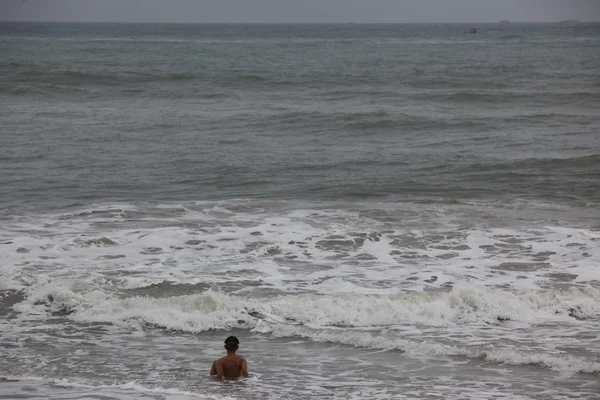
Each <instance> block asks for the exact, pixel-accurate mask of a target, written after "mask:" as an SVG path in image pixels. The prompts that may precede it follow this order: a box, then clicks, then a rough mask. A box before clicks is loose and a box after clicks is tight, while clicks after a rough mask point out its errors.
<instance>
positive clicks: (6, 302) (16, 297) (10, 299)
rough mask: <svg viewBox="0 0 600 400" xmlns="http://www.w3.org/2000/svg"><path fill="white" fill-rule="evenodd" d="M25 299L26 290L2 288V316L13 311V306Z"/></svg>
mask: <svg viewBox="0 0 600 400" xmlns="http://www.w3.org/2000/svg"><path fill="white" fill-rule="evenodd" d="M23 300H25V292H24V291H21V290H17V289H6V290H0V317H5V316H7V315H9V314H11V313H13V310H12V307H13V306H14V305H15V304H18V303H20V302H22V301H23Z"/></svg>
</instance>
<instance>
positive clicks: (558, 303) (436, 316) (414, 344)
mask: <svg viewBox="0 0 600 400" xmlns="http://www.w3.org/2000/svg"><path fill="white" fill-rule="evenodd" d="M49 297H51V298H52V303H51V304H49V305H43V304H40V302H46V303H47V302H48V298H49ZM46 307H50V309H51V310H61V309H68V310H70V311H73V314H71V315H70V316H69V318H70V319H72V320H75V321H79V322H105V323H106V322H108V323H113V324H116V325H117V326H127V325H128V324H129V325H130V327H131V328H130V329H139V328H138V321H140V322H142V323H145V324H149V325H151V326H157V327H160V328H164V329H169V330H178V331H184V332H196V333H197V332H204V331H209V330H231V329H232V328H246V329H252V330H254V332H259V333H264V334H273V335H276V336H282V337H291V336H304V337H306V338H309V339H311V340H316V341H325V342H335V343H341V344H346V345H352V346H357V347H368V348H377V349H382V350H402V351H405V352H407V353H408V354H410V355H411V356H415V357H418V356H422V355H441V356H466V357H470V358H483V359H486V360H489V361H493V362H500V363H506V364H514V365H529V364H535V365H539V366H544V367H549V368H553V369H557V370H561V371H567V372H589V373H599V372H600V364H598V363H597V362H596V361H593V360H586V359H582V358H578V357H575V356H570V355H568V354H560V353H561V351H559V350H557V348H559V347H560V346H562V345H566V344H568V343H569V339H570V338H571V337H572V336H573V334H576V335H580V336H581V337H580V338H579V339H578V340H577V342H578V344H579V345H580V346H584V345H585V346H586V347H587V348H588V350H589V351H596V350H600V348H599V347H598V343H597V342H595V341H594V340H592V339H590V337H592V338H593V337H595V336H593V333H594V332H596V331H597V329H598V328H600V324H599V319H600V291H599V290H597V289H593V288H588V289H576V288H571V289H564V290H560V289H553V290H545V291H543V290H542V291H522V292H509V291H505V290H499V289H489V290H482V289H478V288H475V287H462V288H455V289H454V290H452V291H451V292H424V293H398V294H395V295H364V294H350V293H347V294H337V295H311V294H301V295H284V296H276V297H271V298H248V297H243V296H240V295H228V294H224V293H219V292H213V291H210V290H209V291H207V292H204V293H201V294H194V295H185V296H176V297H165V298H152V297H128V298H120V297H118V296H114V295H110V294H108V293H106V292H101V291H92V292H88V293H86V294H82V293H78V292H77V291H74V290H72V289H71V288H69V287H66V286H58V287H56V286H53V284H49V285H48V286H43V287H40V288H39V289H38V290H37V291H35V292H32V293H31V296H30V297H29V298H28V299H27V300H26V301H24V302H22V303H20V304H17V305H16V306H15V309H16V310H18V311H21V312H23V313H24V314H25V315H27V318H31V317H34V316H35V315H39V316H41V317H43V315H44V314H45V311H44V309H45V308H46ZM575 317H577V318H578V319H576V318H575ZM586 318H587V320H586ZM124 324H125V325H124ZM546 326H550V328H549V329H548V332H549V333H544V332H545V330H546V328H545V327H546ZM37 329H39V327H37ZM538 335H548V336H547V339H546V340H545V341H544V342H540V341H539V340H538ZM590 335H592V336H590ZM498 340H507V341H509V342H510V343H500V344H498V343H497V342H498ZM536 342H537V344H536ZM512 343H521V344H522V345H517V346H515V345H513V344H512ZM529 345H530V346H531V347H532V348H531V349H529V348H528V346H529ZM534 347H535V348H534Z"/></svg>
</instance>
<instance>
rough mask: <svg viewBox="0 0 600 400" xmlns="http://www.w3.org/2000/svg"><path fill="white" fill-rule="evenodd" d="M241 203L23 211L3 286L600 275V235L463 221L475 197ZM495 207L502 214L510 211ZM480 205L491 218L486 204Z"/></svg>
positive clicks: (367, 282) (329, 285)
mask: <svg viewBox="0 0 600 400" xmlns="http://www.w3.org/2000/svg"><path fill="white" fill-rule="evenodd" d="M240 204H241V205H240ZM240 204H236V203H235V202H230V203H223V204H221V203H218V204H216V205H215V204H214V203H213V204H207V205H204V204H201V205H189V206H188V208H184V207H183V206H181V207H180V206H171V207H164V206H163V207H155V208H152V209H148V208H136V207H131V206H125V205H114V206H111V207H105V208H101V209H98V210H93V212H92V211H88V212H81V213H76V214H68V215H60V216H39V217H37V218H19V219H18V220H16V221H14V222H12V223H10V222H9V223H7V224H5V225H4V226H3V227H2V231H1V232H0V241H2V243H3V244H2V245H1V246H2V250H3V252H2V253H0V254H1V255H0V258H1V261H2V262H3V265H4V267H3V268H2V270H1V271H0V274H1V275H2V284H3V286H4V287H5V288H8V287H13V288H17V287H28V286H31V285H32V284H35V283H36V282H37V281H39V280H40V279H41V278H40V276H44V275H46V276H48V277H49V278H50V279H57V278H61V277H73V276H76V277H78V279H80V280H98V279H105V280H107V281H112V282H113V283H115V284H117V285H120V286H122V287H142V286H147V285H149V284H153V283H155V284H156V283H160V282H162V281H165V280H167V281H172V282H181V283H184V282H185V283H200V282H203V283H214V284H216V285H220V284H223V283H228V284H229V283H231V282H239V284H238V286H237V287H238V288H240V289H241V288H243V289H244V290H248V289H249V286H248V285H247V283H248V282H250V281H252V282H254V285H253V286H252V287H255V288H257V290H262V289H265V288H276V289H278V290H281V291H293V292H298V291H307V290H310V291H317V292H321V293H331V292H332V291H334V292H335V291H344V290H352V291H355V292H362V293H381V294H386V293H394V292H395V291H396V290H397V289H398V288H402V289H405V290H423V289H426V288H440V287H443V286H448V285H450V286H451V285H454V284H458V283H461V282H468V283H469V284H471V285H479V286H502V287H511V288H515V289H521V288H530V289H533V288H540V287H542V288H545V287H551V286H553V285H555V284H556V283H557V282H558V283H561V284H570V285H587V284H589V283H590V282H594V281H599V280H600V279H599V276H598V274H597V271H596V268H595V266H596V265H598V263H599V262H600V249H599V247H598V246H597V243H598V241H600V233H599V232H597V231H592V230H589V229H582V228H569V227H558V226H547V225H536V226H532V225H528V226H522V225H515V226H513V227H510V228H509V227H505V226H494V224H492V223H490V222H485V224H487V225H489V226H486V225H485V224H482V223H481V222H478V223H477V224H475V225H473V226H465V225H464V221H468V220H469V219H470V218H471V217H472V216H471V215H470V214H469V213H471V212H472V211H469V210H471V208H470V207H471V206H468V207H467V206H465V207H463V206H455V205H451V206H444V207H450V209H446V208H443V207H442V208H440V207H439V206H437V205H436V206H435V207H431V206H415V205H404V206H403V207H400V208H396V209H394V208H392V206H390V205H382V206H379V207H378V208H374V207H371V208H368V209H362V208H360V207H357V208H349V207H341V208H339V209H328V208H324V207H314V206H313V208H293V209H287V208H283V209H279V210H277V209H274V210H269V211H268V212H267V211H265V210H264V208H263V207H262V206H260V205H252V208H251V209H248V208H249V207H247V206H246V207H244V206H243V204H244V203H240ZM476 210H478V209H477V208H476ZM492 211H494V212H495V213H497V215H496V216H495V218H504V217H505V216H504V214H503V213H510V212H512V211H513V210H510V209H509V210H504V209H503V208H502V207H499V208H497V209H493V210H492ZM478 212H486V213H487V214H490V215H491V211H489V207H488V208H482V210H481V211H475V213H478ZM491 220H492V221H493V219H491ZM486 221H487V220H486ZM336 285H339V286H338V287H336ZM230 286H231V285H230Z"/></svg>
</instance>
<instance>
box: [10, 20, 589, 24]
mask: <svg viewBox="0 0 600 400" xmlns="http://www.w3.org/2000/svg"><path fill="white" fill-rule="evenodd" d="M5 22H14V23H57V24H61V23H63V24H164V25H167V24H171V25H431V24H440V25H457V24H461V25H462V24H494V25H497V24H505V25H510V24H559V23H564V22H573V23H581V24H588V23H600V20H577V19H564V20H552V21H511V20H506V19H505V20H499V21H479V22H477V21H463V22H440V21H430V22H401V21H398V22H355V21H348V22H241V21H237V22H182V21H179V22H165V21H161V22H157V21H59V20H0V23H5Z"/></svg>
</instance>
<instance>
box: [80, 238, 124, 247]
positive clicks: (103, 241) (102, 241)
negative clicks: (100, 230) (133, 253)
mask: <svg viewBox="0 0 600 400" xmlns="http://www.w3.org/2000/svg"><path fill="white" fill-rule="evenodd" d="M85 244H86V245H88V246H116V245H117V243H116V242H114V241H112V240H110V239H109V238H107V237H101V238H98V239H90V240H86V241H85Z"/></svg>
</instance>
